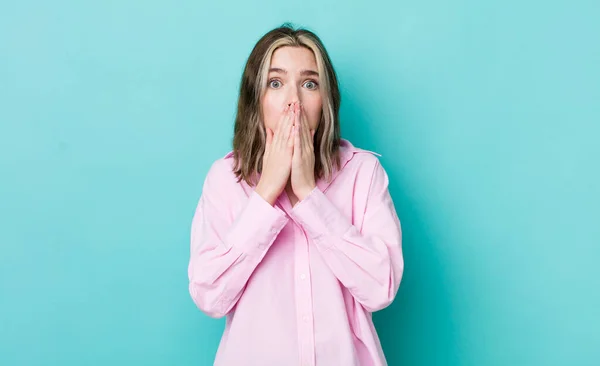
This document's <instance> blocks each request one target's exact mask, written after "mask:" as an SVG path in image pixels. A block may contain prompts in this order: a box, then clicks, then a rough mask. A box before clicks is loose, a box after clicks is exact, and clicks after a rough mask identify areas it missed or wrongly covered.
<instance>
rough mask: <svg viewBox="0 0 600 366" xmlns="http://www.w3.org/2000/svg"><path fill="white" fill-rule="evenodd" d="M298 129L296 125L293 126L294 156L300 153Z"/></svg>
mask: <svg viewBox="0 0 600 366" xmlns="http://www.w3.org/2000/svg"><path fill="white" fill-rule="evenodd" d="M299 130H300V128H299V126H298V125H295V126H294V140H293V141H294V155H298V156H300V154H301V153H302V147H301V141H300V132H299Z"/></svg>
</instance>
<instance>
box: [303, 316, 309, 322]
mask: <svg viewBox="0 0 600 366" xmlns="http://www.w3.org/2000/svg"><path fill="white" fill-rule="evenodd" d="M302 320H304V322H305V323H308V315H304V317H302Z"/></svg>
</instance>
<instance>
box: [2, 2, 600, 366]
mask: <svg viewBox="0 0 600 366" xmlns="http://www.w3.org/2000/svg"><path fill="white" fill-rule="evenodd" d="M598 19H600V5H599V3H598V2H597V1H571V2H567V1H566V0H563V1H550V2H547V1H516V0H508V1H493V2H489V1H476V0H471V1H455V2H449V1H442V0H426V1H421V2H407V1H368V2H358V3H355V4H349V3H348V2H344V1H327V0H318V1H316V0H313V1H303V2H281V1H265V2H262V3H256V2H242V1H236V2H220V3H219V4H217V3H216V2H198V1H180V2H172V1H169V2H168V1H163V2H158V1H103V2H80V1H54V2H44V1H20V2H8V1H3V2H2V3H1V5H0V128H1V130H0V173H1V176H0V177H1V183H0V205H1V211H0V365H3V366H12V365H61V366H70V365H92V366H96V365H210V364H212V360H213V357H214V352H215V351H216V348H217V345H218V341H219V337H220V335H221V332H222V329H223V326H224V321H223V320H214V319H211V318H209V317H207V316H205V315H203V314H202V313H201V312H200V311H199V310H198V309H197V308H195V306H194V305H193V303H192V301H191V299H190V297H189V294H188V290H187V272H186V270H187V260H188V255H189V254H188V250H189V249H188V240H189V226H190V223H191V218H192V214H193V211H194V209H195V205H196V203H197V199H198V198H199V196H200V193H201V187H202V183H203V179H204V176H205V174H206V172H207V170H208V168H209V166H210V164H211V163H212V161H213V160H215V159H217V158H219V157H221V156H222V155H224V154H225V153H226V152H227V151H229V146H230V139H231V135H232V126H233V125H232V124H233V117H234V111H235V103H236V97H237V91H238V89H237V88H238V83H239V79H240V76H241V71H242V67H243V65H244V62H245V60H246V58H247V56H248V55H249V52H250V50H251V49H252V46H253V45H254V43H255V42H256V41H257V40H258V38H259V37H260V36H261V35H262V34H264V33H265V32H267V31H268V30H270V29H271V28H273V27H275V26H278V25H280V24H282V23H283V22H284V21H292V22H294V23H295V24H297V25H303V26H306V27H309V28H310V29H312V30H314V31H316V32H317V34H319V35H320V36H321V38H322V39H323V41H324V42H325V45H326V47H327V48H328V50H329V52H330V54H331V57H332V59H333V62H334V66H335V67H336V69H337V72H338V74H339V77H340V80H341V81H340V82H341V89H342V93H343V102H342V111H341V117H342V131H343V132H342V135H343V136H344V137H346V138H348V139H350V140H351V141H352V142H353V143H354V144H355V145H357V146H359V147H363V148H366V149H372V150H375V151H377V152H379V153H381V154H382V155H383V156H382V157H381V161H382V163H383V165H384V167H385V168H386V170H387V171H388V174H389V176H390V180H391V185H390V188H391V192H392V196H393V197H394V200H395V202H396V207H397V210H398V213H399V216H400V218H401V221H402V226H403V231H404V242H403V245H404V254H405V265H406V269H405V274H404V278H403V282H402V285H401V288H400V292H399V294H398V296H397V298H396V301H395V302H394V303H393V304H392V306H390V307H389V308H387V309H385V310H383V311H381V312H378V313H376V314H375V315H374V318H375V322H376V326H377V328H378V330H379V334H380V337H381V340H382V343H383V347H384V351H385V353H386V355H387V358H388V361H389V363H390V365H392V366H395V365H407V366H408V365H410V366H413V365H419V366H433V365H443V366H448V365H473V366H482V365H485V366H496V365H498V366H504V365H506V366H516V365H543V366H547V365H569V366H574V365H598V364H600V336H599V332H600V331H599V330H598V329H599V328H600V294H599V290H598V289H599V288H600V269H599V266H598V264H597V262H598V259H599V258H600V249H599V244H600V224H599V214H600V212H599V206H600V172H599V163H598V159H599V157H600V144H599V143H598V136H599V134H600V127H599V124H600V107H599V101H600V87H599V85H600V42H599V35H600V23H599V22H598ZM332 366H334V365H332Z"/></svg>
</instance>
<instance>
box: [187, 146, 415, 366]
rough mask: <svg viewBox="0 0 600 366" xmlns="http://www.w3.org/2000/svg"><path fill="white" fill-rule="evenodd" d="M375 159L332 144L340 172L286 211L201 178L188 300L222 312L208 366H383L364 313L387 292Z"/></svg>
mask: <svg viewBox="0 0 600 366" xmlns="http://www.w3.org/2000/svg"><path fill="white" fill-rule="evenodd" d="M375 155H379V154H376V153H372V152H370V151H367V150H362V149H359V148H357V147H354V146H353V145H352V144H351V143H350V142H349V141H348V140H345V139H342V141H341V147H340V156H341V163H342V165H341V166H342V168H341V169H340V170H339V171H336V172H335V173H334V178H333V180H332V181H331V182H329V183H328V182H326V181H324V180H322V179H321V180H318V181H317V186H316V188H315V189H314V190H313V191H312V192H311V193H310V194H309V195H308V196H307V197H306V198H305V199H304V200H302V201H300V202H298V203H297V204H296V205H295V206H294V207H292V206H291V203H290V200H289V198H288V196H287V194H286V193H285V192H284V193H282V194H281V195H280V196H279V198H278V200H277V202H276V203H275V204H274V205H273V206H272V205H270V204H269V203H268V202H267V201H265V200H264V199H263V198H262V197H261V196H260V195H259V194H257V193H256V192H255V191H254V189H253V188H252V187H250V186H249V185H247V184H246V183H245V182H244V181H241V182H240V183H237V181H236V177H235V175H234V174H233V172H232V167H233V154H232V152H230V153H228V154H227V155H226V156H224V157H223V158H220V159H218V160H216V161H215V162H214V163H213V164H212V166H211V168H210V170H209V172H208V174H207V176H206V178H205V181H204V186H203V190H202V195H201V197H200V200H199V203H198V206H197V209H196V212H195V215H194V218H193V221H192V230H191V252H190V261H189V267H188V275H189V281H190V282H189V291H190V295H191V297H192V299H193V301H194V303H195V304H196V305H197V306H198V308H200V309H201V310H202V311H203V312H204V313H206V314H208V315H209V316H211V317H214V318H219V317H223V316H226V322H225V330H224V332H223V336H222V338H221V342H220V345H219V348H218V350H217V353H216V357H215V362H214V365H216V366H305V365H306V366H309V365H310V366H315V365H316V366H354V365H356V366H358V365H360V366H381V365H386V364H387V363H386V360H385V356H384V354H383V351H382V348H381V344H380V342H379V337H378V336H377V332H376V330H375V327H374V326H373V322H372V318H371V313H372V312H374V311H377V310H380V309H383V308H384V307H386V306H388V305H389V304H390V303H391V302H392V301H393V299H394V297H395V296H396V293H397V291H398V287H399V286H400V281H401V279H402V273H403V270H404V260H403V255H402V233H401V227H400V221H399V219H398V216H397V215H396V211H395V208H394V204H393V202H392V199H391V196H390V193H389V191H388V176H387V173H386V171H385V170H384V168H383V167H382V165H381V164H380V161H379V159H378V158H377V156H375Z"/></svg>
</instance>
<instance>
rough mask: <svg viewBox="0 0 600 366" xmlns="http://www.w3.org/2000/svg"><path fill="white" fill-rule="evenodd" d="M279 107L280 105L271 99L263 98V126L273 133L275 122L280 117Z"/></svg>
mask: <svg viewBox="0 0 600 366" xmlns="http://www.w3.org/2000/svg"><path fill="white" fill-rule="evenodd" d="M279 106H280V104H279V103H277V102H276V101H275V100H273V98H265V99H264V100H263V103H262V110H263V121H264V125H265V127H268V128H270V129H271V130H273V131H275V127H276V126H277V121H278V120H279V117H280V115H281V111H280V110H279V109H280V107H279Z"/></svg>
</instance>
